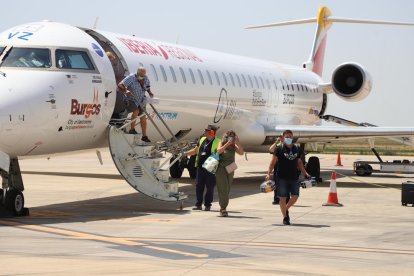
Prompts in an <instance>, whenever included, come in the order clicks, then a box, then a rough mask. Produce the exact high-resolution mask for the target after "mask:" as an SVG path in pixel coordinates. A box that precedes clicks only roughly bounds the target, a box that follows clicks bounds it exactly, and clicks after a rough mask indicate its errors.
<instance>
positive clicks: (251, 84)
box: [247, 75, 253, 88]
mask: <svg viewBox="0 0 414 276" xmlns="http://www.w3.org/2000/svg"><path fill="white" fill-rule="evenodd" d="M247 76H248V77H249V82H250V87H251V88H253V81H252V77H250V75H247Z"/></svg>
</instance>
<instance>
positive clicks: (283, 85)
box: [280, 80, 285, 90]
mask: <svg viewBox="0 0 414 276" xmlns="http://www.w3.org/2000/svg"><path fill="white" fill-rule="evenodd" d="M280 83H281V84H282V88H283V90H285V84H284V83H283V80H280Z"/></svg>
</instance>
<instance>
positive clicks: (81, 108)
mask: <svg viewBox="0 0 414 276" xmlns="http://www.w3.org/2000/svg"><path fill="white" fill-rule="evenodd" d="M100 112H101V104H81V103H79V102H78V100H76V99H72V107H71V110H70V115H85V118H86V119H87V118H89V117H90V116H91V115H99V113H100Z"/></svg>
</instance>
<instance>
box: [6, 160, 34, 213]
mask: <svg viewBox="0 0 414 276" xmlns="http://www.w3.org/2000/svg"><path fill="white" fill-rule="evenodd" d="M0 175H1V178H2V188H3V189H0V216H27V215H29V209H28V208H25V207H24V196H23V190H24V186H23V179H22V174H21V172H20V167H19V161H18V160H17V158H16V159H10V169H9V172H8V173H7V172H6V171H4V170H0Z"/></svg>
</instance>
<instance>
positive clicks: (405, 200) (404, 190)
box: [401, 181, 414, 207]
mask: <svg viewBox="0 0 414 276" xmlns="http://www.w3.org/2000/svg"><path fill="white" fill-rule="evenodd" d="M401 204H402V205H403V206H407V204H412V205H413V207H414V182H412V181H408V182H403V183H402V187H401Z"/></svg>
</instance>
